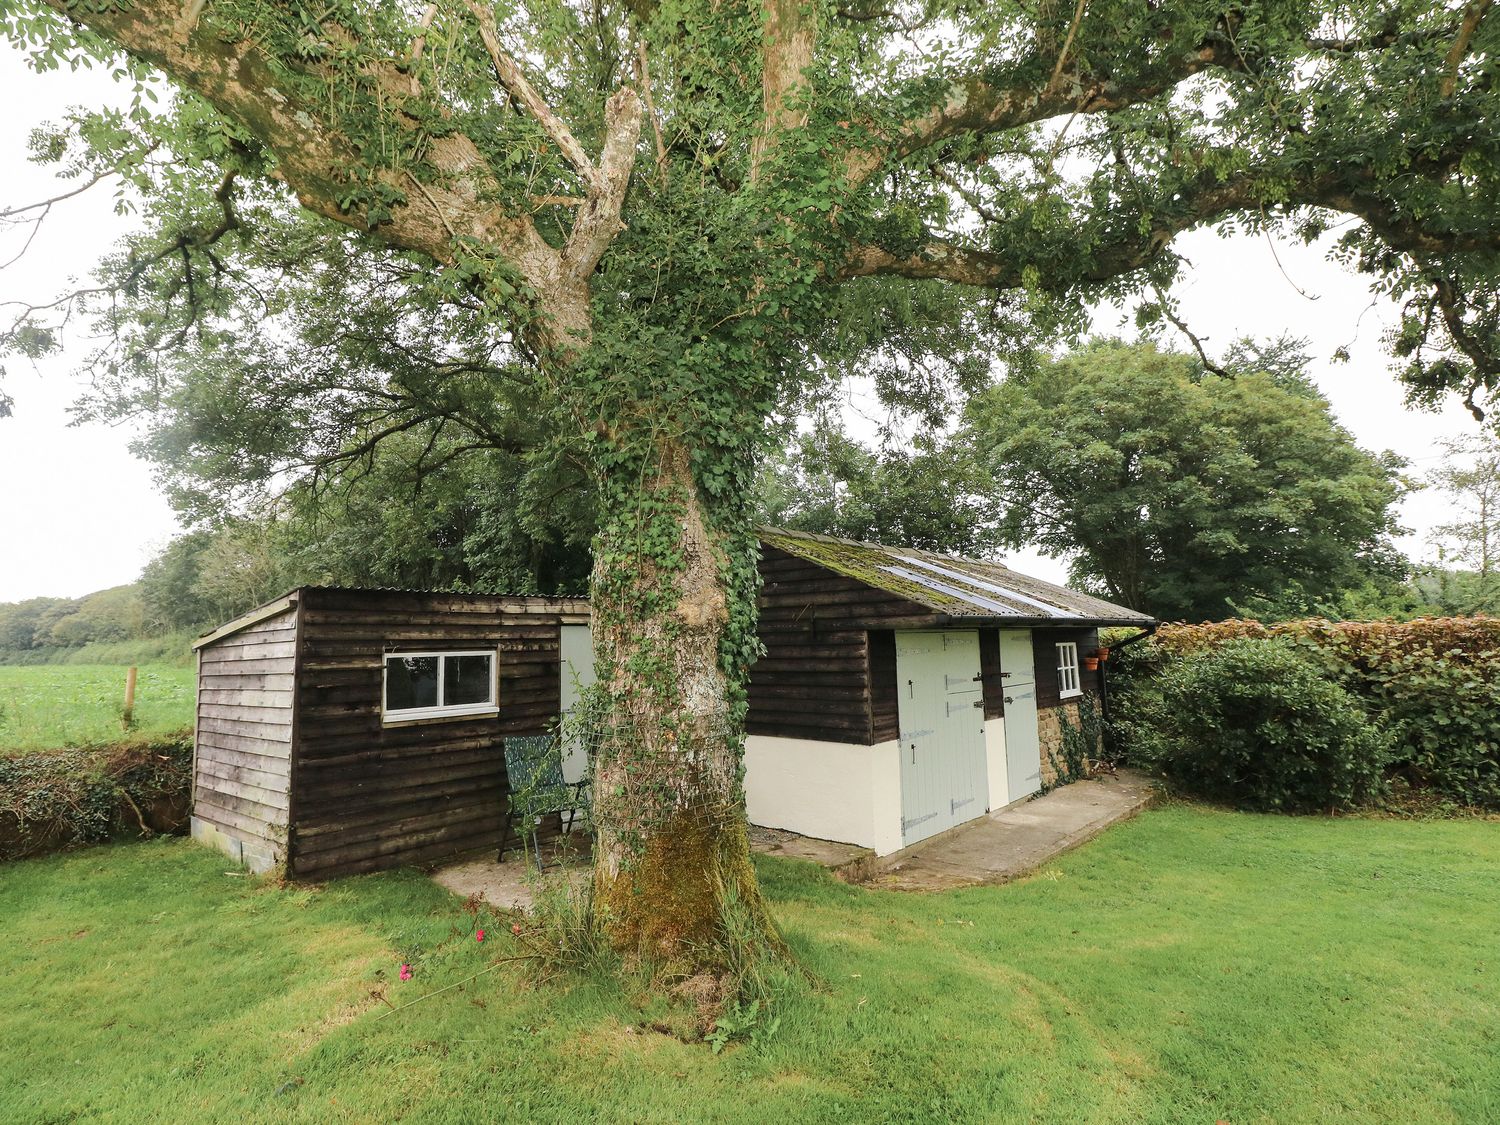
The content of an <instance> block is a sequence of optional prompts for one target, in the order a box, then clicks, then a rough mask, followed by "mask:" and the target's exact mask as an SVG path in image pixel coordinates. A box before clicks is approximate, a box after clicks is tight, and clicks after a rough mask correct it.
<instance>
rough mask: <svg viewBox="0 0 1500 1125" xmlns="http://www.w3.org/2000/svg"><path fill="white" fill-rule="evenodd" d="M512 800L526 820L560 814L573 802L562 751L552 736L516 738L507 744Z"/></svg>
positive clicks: (523, 736)
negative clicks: (563, 765)
mask: <svg viewBox="0 0 1500 1125" xmlns="http://www.w3.org/2000/svg"><path fill="white" fill-rule="evenodd" d="M505 772H506V774H507V776H508V777H509V779H510V794H511V795H510V800H511V803H512V804H513V805H514V806H515V808H516V811H517V812H518V813H520V814H521V815H523V816H541V815H543V814H544V813H552V812H560V811H562V810H563V809H565V808H567V807H568V806H569V805H570V804H571V801H570V800H569V795H568V786H567V785H566V784H565V783H564V781H563V776H562V747H561V745H560V744H559V743H558V740H557V738H556V737H555V736H554V735H550V734H524V735H513V736H511V737H509V738H507V739H506V740H505Z"/></svg>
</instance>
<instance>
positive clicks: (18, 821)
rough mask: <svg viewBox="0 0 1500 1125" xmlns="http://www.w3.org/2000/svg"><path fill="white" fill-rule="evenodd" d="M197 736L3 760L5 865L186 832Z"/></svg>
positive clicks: (0, 820)
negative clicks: (126, 838) (124, 838)
mask: <svg viewBox="0 0 1500 1125" xmlns="http://www.w3.org/2000/svg"><path fill="white" fill-rule="evenodd" d="M192 770H193V739H192V736H191V734H190V733H188V732H181V733H178V734H172V735H158V736H155V737H152V738H149V739H138V740H134V741H130V742H121V743H115V744H111V745H108V746H98V747H89V748H83V749H69V750H41V751H28V752H26V753H18V754H8V755H3V756H0V860H9V859H20V858H22V857H26V856H35V855H42V854H45V853H47V852H52V851H58V850H60V849H62V848H66V847H72V846H76V845H81V844H94V843H100V842H102V841H105V840H109V839H113V838H114V837H116V836H120V835H124V834H139V835H150V834H153V833H167V832H173V833H175V832H181V831H184V830H185V829H186V826H187V822H188V815H189V812H190V805H191V795H192Z"/></svg>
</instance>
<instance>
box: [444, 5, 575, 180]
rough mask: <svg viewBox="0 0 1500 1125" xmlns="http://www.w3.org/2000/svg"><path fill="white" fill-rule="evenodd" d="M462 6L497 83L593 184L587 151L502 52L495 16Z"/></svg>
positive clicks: (478, 8) (519, 69)
mask: <svg viewBox="0 0 1500 1125" xmlns="http://www.w3.org/2000/svg"><path fill="white" fill-rule="evenodd" d="M464 5H465V7H467V8H468V9H469V11H470V12H471V13H472V14H473V16H474V19H475V21H476V22H477V23H478V24H479V37H480V38H481V39H483V40H484V49H485V50H486V51H488V52H489V56H490V62H491V63H493V64H494V67H495V76H496V77H497V78H499V80H500V85H501V86H503V87H504V88H505V90H506V91H507V92H508V93H509V94H510V95H511V97H513V98H515V99H516V101H518V102H520V103H521V104H522V105H523V106H525V107H526V112H527V113H529V114H531V116H532V118H533V119H535V121H536V123H537V124H538V125H540V126H541V127H542V128H543V130H545V131H546V133H547V136H549V137H551V138H552V143H553V144H555V145H556V146H557V148H558V151H560V152H561V153H562V154H563V158H564V159H565V160H567V162H568V163H569V164H571V165H572V166H573V169H574V171H576V172H577V173H578V174H579V175H580V176H581V177H583V180H584V182H585V183H588V184H594V183H595V181H596V179H597V176H598V173H597V172H595V170H594V162H593V161H592V160H590V159H589V155H588V153H586V152H584V151H583V146H582V145H581V144H579V143H578V139H577V138H576V137H574V136H573V131H572V130H571V129H569V128H568V127H567V125H565V124H564V123H563V120H562V118H560V117H558V116H557V114H555V113H553V112H552V107H551V106H549V105H548V104H547V102H546V101H545V100H544V99H543V98H542V96H541V95H540V94H538V93H537V92H536V88H535V87H534V86H532V84H531V83H530V82H529V81H527V79H526V75H525V74H523V73H522V72H521V67H520V65H519V64H518V63H517V62H516V60H515V59H513V58H511V57H510V56H509V55H508V54H506V53H505V49H504V48H503V47H501V46H500V32H499V30H498V29H497V28H496V27H495V15H494V13H493V12H491V11H490V10H489V9H487V8H485V7H484V5H482V4H479V3H477V2H476V0H464Z"/></svg>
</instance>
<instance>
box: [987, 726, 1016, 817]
mask: <svg viewBox="0 0 1500 1125" xmlns="http://www.w3.org/2000/svg"><path fill="white" fill-rule="evenodd" d="M984 760H985V765H986V768H987V769H988V770H989V779H990V806H989V807H990V808H992V809H1003V808H1004V807H1005V806H1006V805H1008V804H1010V797H1009V796H1008V794H1009V792H1010V789H1009V787H1008V785H1007V782H1006V777H1005V720H1004V719H986V720H985V721H984Z"/></svg>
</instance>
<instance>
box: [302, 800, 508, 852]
mask: <svg viewBox="0 0 1500 1125" xmlns="http://www.w3.org/2000/svg"><path fill="white" fill-rule="evenodd" d="M413 819H414V823H411V825H408V823H407V822H405V819H402V820H393V822H390V823H384V825H380V826H378V829H375V828H371V826H368V825H359V826H354V825H351V826H348V828H347V829H345V831H347V832H348V835H347V837H342V835H341V834H339V832H333V834H324V835H317V837H314V835H306V834H303V832H302V831H297V832H296V834H294V838H296V841H297V858H299V859H306V861H309V862H318V864H323V862H330V861H335V859H339V858H353V856H369V855H392V853H396V852H401V850H410V849H413V847H420V846H423V844H426V843H432V841H434V840H440V838H452V837H455V835H471V834H475V832H484V831H492V832H495V840H496V843H498V841H499V829H501V828H502V826H504V823H505V819H504V814H502V810H501V808H499V807H495V808H492V810H474V808H471V810H465V811H463V813H462V814H453V813H452V811H438V813H419V814H416V816H414V817H413Z"/></svg>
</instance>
